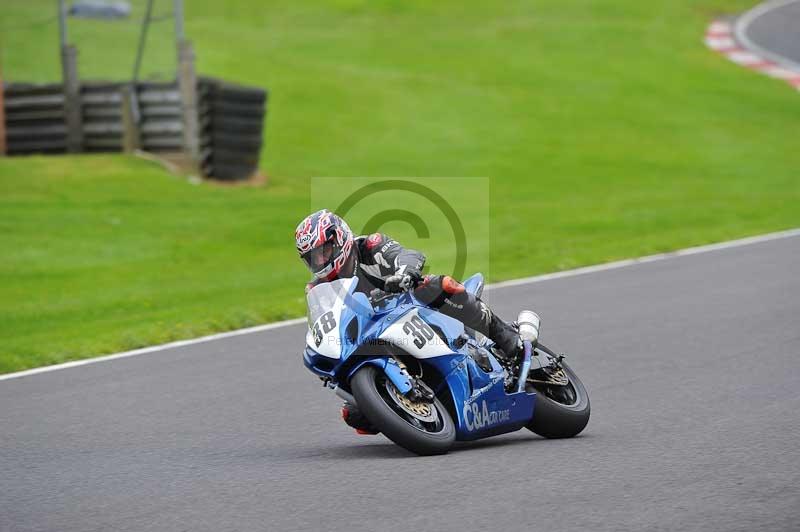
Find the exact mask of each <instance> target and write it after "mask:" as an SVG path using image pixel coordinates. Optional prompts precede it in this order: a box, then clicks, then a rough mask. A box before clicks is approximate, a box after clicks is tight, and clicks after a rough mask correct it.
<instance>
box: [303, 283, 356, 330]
mask: <svg viewBox="0 0 800 532" xmlns="http://www.w3.org/2000/svg"><path fill="white" fill-rule="evenodd" d="M356 282H357V279H356V278H355V277H350V278H348V279H337V280H335V281H331V282H329V283H320V284H318V285H316V286H315V287H314V288H312V289H311V291H310V292H309V293H308V296H306V297H307V300H308V325H309V327H311V326H312V325H313V324H314V323H316V321H317V320H318V319H319V317H320V316H322V315H323V314H325V313H326V312H328V311H329V310H334V309H337V310H338V311H339V312H340V311H341V308H342V307H343V306H344V302H345V299H347V294H349V293H350V289H351V287H352V286H353V283H356ZM337 314H338V312H337Z"/></svg>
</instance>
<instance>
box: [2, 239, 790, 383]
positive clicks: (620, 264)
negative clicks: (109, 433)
mask: <svg viewBox="0 0 800 532" xmlns="http://www.w3.org/2000/svg"><path fill="white" fill-rule="evenodd" d="M795 236H800V228H795V229H787V230H785V231H778V232H775V233H766V234H763V235H756V236H749V237H745V238H739V239H736V240H728V241H725V242H718V243H716V244H705V245H702V246H695V247H690V248H684V249H679V250H676V251H669V252H666V253H657V254H655V255H646V256H644V257H638V258H634V259H624V260H618V261H614V262H606V263H603V264H595V265H593V266H584V267H582V268H575V269H572V270H564V271H560V272H553V273H545V274H542V275H534V276H532V277H523V278H520V279H512V280H509V281H501V282H499V283H494V284H489V285H486V290H496V289H498V288H507V287H513V286H520V285H525V284H533V283H539V282H543V281H550V280H553V279H563V278H565V277H575V276H578V275H585V274H588V273H596V272H602V271H607V270H615V269H618V268H624V267H626V266H634V265H637V264H644V263H648V262H654V261H660V260H665V259H670V258H675V257H684V256H687V255H696V254H698V253H707V252H710V251H718V250H722V249H730V248H736V247H741V246H747V245H750V244H759V243H762V242H770V241H772V240H779V239H782V238H791V237H795ZM305 322H306V318H294V319H291V320H284V321H278V322H274V323H267V324H264V325H257V326H255V327H247V328H245V329H237V330H235V331H228V332H223V333H216V334H209V335H207V336H201V337H199V338H190V339H187V340H178V341H176V342H170V343H167V344H160V345H153V346H150V347H143V348H141V349H134V350H133V351H124V352H122V353H114V354H111V355H105V356H100V357H96V358H87V359H83V360H75V361H72V362H64V363H62V364H54V365H51V366H42V367H39V368H33V369H28V370H23V371H18V372H15V373H7V374H5V375H0V381H5V380H11V379H18V378H21V377H28V376H30V375H38V374H40V373H49V372H51V371H58V370H62V369H68V368H75V367H78V366H85V365H88V364H96V363H98V362H106V361H109V360H118V359H120V358H128V357H133V356H137V355H144V354H147V353H155V352H158V351H165V350H168V349H173V348H176V347H184V346H187V345H194V344H200V343H205V342H210V341H213V340H221V339H224V338H232V337H235V336H242V335H245V334H251V333H258V332H263V331H268V330H270V329H278V328H281V327H289V326H291V325H299V324H301V323H305Z"/></svg>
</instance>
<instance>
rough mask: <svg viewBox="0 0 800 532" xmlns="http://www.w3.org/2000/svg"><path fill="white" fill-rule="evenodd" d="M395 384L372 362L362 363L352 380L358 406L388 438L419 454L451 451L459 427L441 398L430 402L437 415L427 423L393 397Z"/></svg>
mask: <svg viewBox="0 0 800 532" xmlns="http://www.w3.org/2000/svg"><path fill="white" fill-rule="evenodd" d="M393 386H394V385H393V384H391V381H388V382H387V378H386V375H384V373H383V372H382V371H380V370H379V369H378V368H376V367H375V366H372V365H365V366H363V367H362V368H361V369H359V370H358V371H357V372H356V373H355V375H353V378H352V379H351V380H350V388H351V389H352V391H353V397H355V400H356V403H358V408H359V409H360V410H361V412H362V413H363V414H364V415H365V416H366V417H367V419H369V421H370V423H372V425H374V426H375V427H376V428H377V429H378V430H380V431H381V432H382V433H383V434H384V435H385V436H386V437H387V438H389V439H390V440H392V441H393V442H394V443H396V444H397V445H399V446H400V447H403V448H404V449H407V450H409V451H411V452H412V453H416V454H419V455H433V454H444V453H446V452H447V451H449V450H450V447H452V445H453V442H454V441H455V437H456V429H455V425H454V424H453V420H452V418H451V417H450V414H449V413H448V412H447V409H446V408H445V407H444V405H443V404H442V402H441V401H439V399H438V398H434V402H433V404H431V405H430V406H431V408H432V409H434V410H435V418H436V419H435V421H432V422H430V423H424V422H421V421H420V420H419V419H417V418H414V417H413V416H412V415H411V414H410V413H408V412H406V411H404V410H403V409H402V408H401V407H400V406H399V405H397V404H396V402H395V401H393V400H392V398H391V396H390V393H392V390H391V387H393ZM395 390H396V388H395ZM431 414H432V415H433V414H434V413H433V412H432V413H431Z"/></svg>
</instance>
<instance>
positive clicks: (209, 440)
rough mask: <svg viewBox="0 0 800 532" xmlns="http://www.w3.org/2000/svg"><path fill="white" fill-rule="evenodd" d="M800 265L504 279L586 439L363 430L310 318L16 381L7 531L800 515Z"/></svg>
mask: <svg viewBox="0 0 800 532" xmlns="http://www.w3.org/2000/svg"><path fill="white" fill-rule="evenodd" d="M799 266H800V236H795V237H790V238H783V239H780V240H774V241H770V242H764V243H758V244H751V245H747V246H743V247H738V248H732V249H724V250H717V251H712V252H707V253H702V254H696V255H689V256H680V257H674V258H669V259H667V260H663V261H658V262H646V263H642V264H638V265H634V266H629V267H624V268H619V269H615V270H609V271H602V272H597V273H591V274H586V275H580V276H576V277H570V278H563V279H556V280H550V281H545V282H538V283H533V284H528V285H524V286H516V287H510V288H498V289H496V290H492V291H491V292H489V293H488V299H489V300H490V301H492V302H493V304H494V305H495V306H496V308H498V309H499V310H500V311H501V313H503V314H504V315H506V316H508V317H513V316H514V315H515V313H516V311H517V310H518V309H519V308H520V307H523V306H531V307H533V308H535V309H536V310H538V311H539V312H540V313H541V315H542V316H543V336H542V338H543V341H544V342H545V343H547V344H551V345H552V346H553V347H556V348H558V349H561V350H564V351H566V352H567V353H568V355H569V360H570V361H571V362H572V365H573V367H574V368H575V369H576V370H577V371H578V373H579V374H580V375H581V376H582V378H583V379H584V381H585V383H586V384H587V386H588V388H589V392H590V395H591V399H592V407H593V408H592V419H591V421H590V423H589V426H588V427H587V429H586V431H585V432H584V434H583V435H582V436H580V437H578V438H575V439H572V440H544V439H541V438H539V437H538V436H535V435H534V434H533V433H530V432H528V431H524V432H518V433H514V434H511V435H506V436H499V437H496V438H493V439H489V440H483V441H482V442H477V443H473V444H459V445H458V447H457V448H456V449H455V450H454V451H452V452H451V453H450V454H449V455H446V456H441V457H429V458H418V457H414V456H411V455H409V454H408V453H406V452H405V451H403V450H402V449H400V448H398V447H395V446H394V445H393V444H392V443H390V442H389V441H388V440H386V439H384V438H383V437H382V436H358V435H356V434H355V433H354V432H353V431H352V430H350V429H349V428H347V427H346V426H345V425H344V424H343V423H342V422H341V420H340V419H339V401H337V400H336V398H335V397H334V395H333V393H331V392H330V391H327V390H325V389H323V388H322V387H321V386H320V385H319V383H318V381H317V380H316V378H315V377H313V376H312V375H311V374H310V373H308V372H307V371H306V370H305V368H303V366H302V362H301V358H300V354H299V348H300V346H301V345H302V343H303V334H304V328H303V326H302V325H301V326H289V327H284V328H279V329H274V330H271V331H266V332H263V333H257V334H250V335H245V336H239V337H235V338H228V339H225V340H216V341H210V342H206V343H201V344H196V345H192V346H186V347H180V348H174V349H170V350H168V351H164V352H159V353H152V354H147V355H142V356H137V357H132V358H125V359H119V360H114V361H109V362H102V363H98V364H91V365H87V366H82V367H78V368H71V369H65V370H60V371H55V372H50V373H42V374H38V375H33V376H27V377H22V378H19V379H12V380H7V381H4V382H0V405H2V408H1V409H0V530H1V531H3V532H6V531H28V530H37V531H61V532H65V531H81V532H88V531H94V530H97V531H100V530H103V531H105V530H124V531H127V530H131V531H134V530H135V531H141V530H153V531H173V530H174V531H179V530H191V531H197V530H209V531H211V530H213V531H226V530H248V531H249V530H274V531H290V530H322V529H325V530H332V531H339V530H341V531H345V530H346V531H351V530H382V531H403V532H407V531H409V530H420V531H433V530H436V531H449V530H453V531H456V530H458V531H461V530H582V531H586V530H591V531H597V530H614V531H619V530H704V531H707V530H726V531H732V530H743V531H744V530H746V531H748V532H751V531H752V530H755V529H758V530H776V531H777V530H781V531H785V530H798V528H800V275H798V273H799V272H800V268H799ZM298 290H302V287H298Z"/></svg>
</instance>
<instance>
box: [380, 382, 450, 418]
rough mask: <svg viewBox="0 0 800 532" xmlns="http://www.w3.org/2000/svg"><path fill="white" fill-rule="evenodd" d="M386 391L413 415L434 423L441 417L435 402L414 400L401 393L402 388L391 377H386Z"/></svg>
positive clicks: (396, 402) (405, 410) (403, 408)
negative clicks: (398, 387) (393, 382)
mask: <svg viewBox="0 0 800 532" xmlns="http://www.w3.org/2000/svg"><path fill="white" fill-rule="evenodd" d="M386 391H387V392H389V397H391V398H392V400H393V401H394V402H395V404H396V405H397V406H399V407H400V408H401V409H402V410H403V411H404V412H406V413H408V414H409V415H411V416H412V417H415V418H417V419H419V420H420V421H424V422H426V423H433V422H435V421H437V420H438V419H439V413H438V412H437V411H436V408H435V407H434V405H433V403H428V402H426V401H422V400H418V401H412V400H411V399H409V398H408V397H406V396H405V395H403V394H402V393H400V390H398V389H397V387H396V386H395V385H394V384H392V381H390V380H389V379H386Z"/></svg>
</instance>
